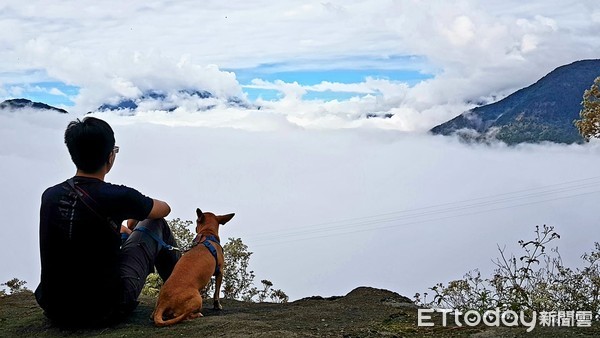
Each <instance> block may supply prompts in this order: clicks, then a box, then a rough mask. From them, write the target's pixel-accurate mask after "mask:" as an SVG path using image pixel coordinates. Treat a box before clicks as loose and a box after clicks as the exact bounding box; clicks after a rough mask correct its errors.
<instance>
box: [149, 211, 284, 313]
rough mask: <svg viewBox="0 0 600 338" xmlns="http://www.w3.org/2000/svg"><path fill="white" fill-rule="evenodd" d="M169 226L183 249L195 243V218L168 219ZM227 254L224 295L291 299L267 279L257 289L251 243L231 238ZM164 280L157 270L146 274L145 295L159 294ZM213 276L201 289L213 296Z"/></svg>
mask: <svg viewBox="0 0 600 338" xmlns="http://www.w3.org/2000/svg"><path fill="white" fill-rule="evenodd" d="M168 223H169V227H170V228H171V231H172V232H173V235H174V236H175V240H176V241H177V244H178V245H179V248H180V249H181V250H182V251H186V250H188V249H190V248H191V247H192V241H193V239H194V237H195V234H194V233H193V232H192V231H191V230H190V226H191V225H193V224H194V222H192V221H182V220H181V219H179V218H176V219H173V220H170V221H168ZM223 253H224V255H225V257H224V260H225V263H224V267H223V286H222V292H223V298H228V299H237V300H242V301H247V302H252V301H254V298H257V301H259V302H263V301H265V300H266V299H270V300H271V301H272V302H278V303H285V302H287V301H288V300H289V298H288V296H287V295H286V294H285V292H283V291H282V290H280V289H272V287H273V283H271V282H270V281H268V280H266V279H265V280H262V284H263V289H262V290H260V291H259V290H258V288H257V287H255V286H254V277H255V275H254V271H252V270H250V271H249V270H248V269H249V264H250V256H252V252H250V251H248V246H247V245H246V244H244V243H243V242H242V239H241V238H229V239H228V241H227V243H225V245H223ZM162 285H163V281H162V279H161V278H160V276H159V275H158V274H157V273H151V274H150V275H148V277H147V278H146V283H145V284H144V288H143V289H142V294H143V295H148V296H153V297H155V296H157V295H158V293H159V292H160V288H161V286H162ZM214 285H215V282H214V278H211V280H210V282H209V284H208V285H207V286H206V287H205V288H204V290H202V291H201V293H202V297H203V298H205V299H206V298H210V297H212V296H213V293H214V287H215V286H214Z"/></svg>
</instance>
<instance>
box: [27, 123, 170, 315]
mask: <svg viewBox="0 0 600 338" xmlns="http://www.w3.org/2000/svg"><path fill="white" fill-rule="evenodd" d="M65 143H66V145H67V148H68V150H69V153H70V155H71V159H72V160H73V162H74V163H75V166H76V167H77V173H76V174H75V176H74V177H73V178H72V179H69V180H67V181H65V182H62V183H59V184H57V185H55V186H53V187H50V188H48V189H47V190H46V191H45V192H44V193H43V195H42V203H41V209H40V256H41V267H42V269H41V270H42V271H41V282H40V284H39V286H38V287H37V289H36V291H35V296H36V299H37V301H38V303H39V305H40V306H41V307H42V308H43V309H44V312H45V314H46V316H47V317H48V318H50V320H51V321H52V322H53V323H55V324H57V325H59V326H99V325H102V326H103V325H110V324H113V323H116V322H118V321H119V320H122V319H123V318H125V317H126V315H128V314H129V313H131V311H133V309H135V307H136V306H137V304H138V302H137V298H138V296H139V294H140V293H141V291H142V288H143V286H144V283H145V280H146V276H147V275H148V274H149V273H150V272H152V271H153V270H154V266H156V269H157V271H158V273H159V274H160V276H161V277H162V278H163V280H166V279H167V278H168V277H169V275H170V274H171V271H172V270H173V267H174V266H175V263H176V262H177V260H178V259H179V257H180V253H179V252H177V251H176V250H169V249H172V247H170V245H172V246H175V239H174V237H173V235H172V233H171V230H170V229H169V227H168V225H167V223H166V221H165V220H164V217H166V216H167V215H168V214H169V213H170V211H171V208H170V207H169V205H168V204H167V203H165V202H163V201H160V200H156V199H152V198H149V197H147V196H144V195H142V194H141V193H140V192H138V191H137V190H135V189H132V188H129V187H126V186H122V185H114V184H110V183H107V182H105V181H104V178H105V176H106V174H108V172H110V170H111V168H112V167H113V165H114V163H115V159H116V156H117V153H118V152H119V147H116V146H115V138H114V133H113V130H112V128H111V127H110V125H109V124H108V123H106V122H105V121H103V120H100V119H97V118H94V117H86V118H84V119H83V120H82V121H80V120H79V119H77V120H75V121H72V122H71V123H70V124H69V125H68V127H67V129H66V131H65ZM125 220H129V221H128V226H129V227H130V228H128V227H126V226H123V225H121V223H123V222H124V221H125ZM137 220H140V221H142V222H140V223H139V224H137V223H138V221H137ZM136 224H137V228H136ZM141 227H143V228H141ZM134 228H135V229H141V230H143V231H133V232H132V231H131V229H134ZM135 229H134V230H135ZM122 234H124V235H123V241H122V237H121V236H122ZM129 234H130V235H129Z"/></svg>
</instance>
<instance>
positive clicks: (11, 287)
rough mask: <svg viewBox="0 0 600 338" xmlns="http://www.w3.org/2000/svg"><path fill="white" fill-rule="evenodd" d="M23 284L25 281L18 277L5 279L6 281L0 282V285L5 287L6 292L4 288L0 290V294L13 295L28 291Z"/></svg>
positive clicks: (2, 295)
mask: <svg viewBox="0 0 600 338" xmlns="http://www.w3.org/2000/svg"><path fill="white" fill-rule="evenodd" d="M25 284H27V282H26V281H24V280H20V279H18V278H13V279H11V280H9V281H7V282H6V283H2V284H0V286H4V287H7V288H8V292H6V291H5V290H0V296H1V297H4V296H6V295H14V294H17V293H21V292H28V291H30V290H29V289H28V288H27V287H25Z"/></svg>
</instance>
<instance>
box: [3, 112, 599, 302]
mask: <svg viewBox="0 0 600 338" xmlns="http://www.w3.org/2000/svg"><path fill="white" fill-rule="evenodd" d="M173 113H174V114H178V112H173ZM230 113H231V114H228V115H224V114H214V115H213V116H211V117H210V119H202V118H200V117H199V116H197V115H193V114H182V115H180V116H174V117H173V118H169V116H168V115H165V114H162V115H161V114H156V113H152V112H147V113H146V114H147V115H144V114H141V115H139V116H135V117H122V116H118V115H116V114H112V113H106V114H98V115H97V116H99V117H101V118H104V119H106V120H107V121H109V122H110V123H111V125H112V126H113V128H114V130H115V132H116V139H117V143H118V144H119V145H120V146H121V152H120V153H119V156H118V158H117V163H116V166H115V167H114V169H113V171H112V172H111V173H110V174H109V175H108V177H107V179H108V180H109V181H111V182H114V183H122V184H127V185H130V186H133V187H136V188H138V189H139V190H141V191H142V192H144V193H146V194H148V195H150V196H152V197H156V198H160V199H164V200H166V201H168V202H169V203H170V204H171V206H172V208H173V213H172V215H171V216H172V217H180V218H182V219H193V217H194V210H195V208H197V207H200V208H202V209H203V210H206V211H214V212H217V213H227V212H236V214H237V215H236V218H235V219H234V220H233V221H232V222H231V223H229V224H227V226H224V227H223V228H222V229H221V234H222V237H223V238H229V237H241V238H242V239H243V240H244V242H245V243H246V244H248V245H249V249H250V250H251V251H253V252H254V254H253V256H252V260H251V262H252V269H253V270H254V271H255V272H256V275H257V280H259V279H260V278H268V279H269V280H271V281H273V282H274V283H275V285H276V286H277V287H278V288H282V289H283V290H284V291H286V292H287V293H288V294H289V295H290V296H291V297H292V298H300V297H305V296H310V295H315V294H319V295H324V296H327V295H334V294H336V295H339V294H344V293H346V292H348V291H349V290H351V289H352V288H354V287H356V286H359V285H370V286H375V287H384V288H388V289H392V290H395V291H398V292H401V293H402V294H404V295H407V296H411V295H412V294H414V293H415V292H423V291H426V289H427V287H429V286H432V285H433V284H435V283H437V282H440V281H448V280H451V279H454V278H459V277H461V275H462V273H464V272H466V271H468V270H470V269H473V268H477V267H479V268H481V269H482V270H483V271H484V272H485V271H486V269H491V268H492V266H491V263H490V259H491V258H493V257H495V256H496V254H497V253H496V244H501V245H503V244H507V245H508V247H509V249H515V250H516V245H515V244H516V241H517V240H519V239H529V238H531V236H532V233H533V229H534V228H533V227H534V226H535V225H541V224H551V225H555V226H557V230H558V232H559V233H560V234H561V235H562V239H561V241H560V242H559V245H560V248H561V253H562V255H563V258H564V259H565V262H566V263H567V264H570V265H571V264H574V263H575V262H578V261H579V255H580V254H582V253H583V252H584V251H586V250H589V249H591V248H592V246H593V241H594V238H593V236H591V237H590V233H593V232H594V231H595V229H596V227H597V213H596V212H595V210H596V208H595V203H596V202H595V201H596V198H595V196H597V194H598V190H600V179H599V178H598V175H597V171H595V169H594V168H597V167H598V166H599V165H600V163H599V161H600V160H599V159H600V156H598V155H599V152H600V147H599V146H600V144H598V143H593V144H590V145H587V146H563V145H537V146H533V145H529V146H521V147H516V148H508V147H505V146H501V145H494V146H491V147H488V146H472V145H464V144H461V143H459V142H457V141H456V140H454V139H452V138H446V137H432V136H419V135H414V134H406V133H400V132H397V131H387V132H386V131H382V130H375V129H372V128H370V127H369V126H363V127H362V128H357V129H352V130H335V131H332V130H327V131H323V130H320V131H318V130H306V129H302V128H297V127H293V125H291V124H290V123H288V122H287V121H286V120H285V119H281V120H279V123H276V121H278V120H277V118H275V117H273V116H269V117H267V118H266V119H264V120H263V123H264V124H263V125H262V127H263V129H262V131H261V130H260V129H254V130H239V129H232V128H214V126H215V125H211V124H210V123H206V121H211V120H212V121H214V119H217V118H227V116H232V115H235V114H245V113H244V112H243V111H237V112H233V111H232V112H230ZM152 114H156V115H155V116H150V115H152ZM194 116H196V118H193V117H194ZM246 117H247V118H249V119H252V121H251V122H250V123H248V126H254V127H256V126H260V125H261V123H260V122H259V121H260V117H253V116H250V115H247V116H246ZM73 118H74V117H73V116H63V115H60V114H57V115H52V114H42V113H34V112H31V113H23V114H19V115H14V114H0V142H1V143H2V144H3V145H4V146H3V147H2V148H0V173H2V175H0V185H1V186H2V187H3V189H2V190H1V192H0V201H2V203H0V212H2V214H3V215H4V221H3V222H2V225H0V228H1V230H2V232H3V233H4V234H5V238H4V245H2V246H0V256H1V257H4V258H6V257H13V258H14V259H0V281H5V280H8V279H9V278H12V277H18V278H21V279H25V280H27V281H28V282H29V285H28V286H29V287H35V283H37V280H39V253H38V238H37V236H38V232H37V226H38V208H39V199H40V195H41V193H42V192H43V190H44V189H45V188H46V187H48V186H50V185H52V184H55V183H58V182H60V181H62V180H64V179H66V178H67V177H69V176H70V175H72V174H73V173H74V167H73V165H72V163H71V161H70V159H69V156H68V153H67V151H66V149H65V146H64V144H63V139H62V137H63V132H64V128H65V126H66V125H67V123H68V121H69V120H70V119H73ZM241 121H243V118H240V119H238V122H237V123H241ZM203 123H204V124H203ZM234 125H235V124H234ZM243 129H246V128H243ZM142 139H143V140H144V142H140V141H139V140H142ZM32 167H38V168H39V167H43V168H44V170H43V172H41V174H39V175H34V176H31V175H30V174H28V172H29V169H30V168H32ZM587 178H591V179H588V180H585V181H581V180H582V179H587ZM578 180H579V183H577V182H576V183H571V184H561V185H560V186H556V185H555V184H558V183H564V182H570V181H578ZM553 187H554V188H553ZM542 188H543V189H542ZM558 188H560V189H558ZM517 191H521V193H515V194H511V195H502V194H506V193H511V192H517ZM523 191H525V192H526V193H523ZM560 191H562V192H560ZM586 194H587V195H586ZM507 197H508V198H507ZM477 198H483V199H477ZM486 201H487V203H483V202H486ZM446 203H451V204H446ZM443 204H444V205H443ZM420 208H425V209H420ZM411 210H412V211H411ZM324 248H326V249H324ZM474 252H475V253H477V254H473V253H474ZM357 266H362V267H364V266H368V267H369V270H370V271H378V273H365V272H364V269H357ZM407 271H410V273H407ZM298 276H300V277H298Z"/></svg>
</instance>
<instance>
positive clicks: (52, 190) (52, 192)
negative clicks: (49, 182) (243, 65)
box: [42, 181, 66, 199]
mask: <svg viewBox="0 0 600 338" xmlns="http://www.w3.org/2000/svg"><path fill="white" fill-rule="evenodd" d="M65 183H66V181H62V182H60V183H58V184H56V185H53V186H51V187H49V188H47V189H46V190H44V192H43V193H42V199H46V198H49V197H52V196H56V195H58V194H63V193H64V192H65V191H66V189H65Z"/></svg>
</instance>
